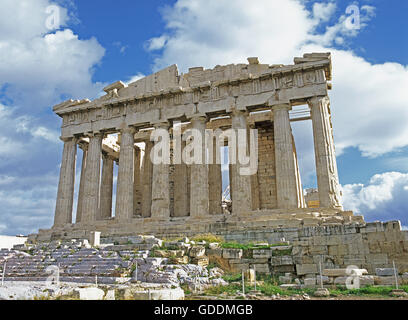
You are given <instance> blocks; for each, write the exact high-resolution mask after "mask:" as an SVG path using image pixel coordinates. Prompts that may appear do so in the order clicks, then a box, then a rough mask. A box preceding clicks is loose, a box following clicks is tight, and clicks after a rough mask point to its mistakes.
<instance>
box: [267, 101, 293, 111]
mask: <svg viewBox="0 0 408 320" xmlns="http://www.w3.org/2000/svg"><path fill="white" fill-rule="evenodd" d="M271 108H272V111H277V110H287V111H290V110H292V106H291V105H290V103H280V104H275V105H273V106H271Z"/></svg>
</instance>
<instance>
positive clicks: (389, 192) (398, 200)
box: [343, 172, 408, 225]
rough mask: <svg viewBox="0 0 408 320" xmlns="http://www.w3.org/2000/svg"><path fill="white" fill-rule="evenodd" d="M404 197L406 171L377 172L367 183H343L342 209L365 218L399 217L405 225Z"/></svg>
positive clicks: (407, 183) (407, 187)
mask: <svg viewBox="0 0 408 320" xmlns="http://www.w3.org/2000/svg"><path fill="white" fill-rule="evenodd" d="M407 196H408V174H406V173H400V172H386V173H382V174H376V175H374V176H373V177H372V178H371V179H370V181H369V183H368V184H367V185H363V184H348V185H345V186H343V204H344V208H345V209H346V210H353V211H354V213H357V214H362V215H364V217H365V218H366V220H367V221H373V220H384V219H388V220H389V219H400V220H401V222H402V223H403V224H404V225H407V224H408V218H407V215H406V199H407Z"/></svg>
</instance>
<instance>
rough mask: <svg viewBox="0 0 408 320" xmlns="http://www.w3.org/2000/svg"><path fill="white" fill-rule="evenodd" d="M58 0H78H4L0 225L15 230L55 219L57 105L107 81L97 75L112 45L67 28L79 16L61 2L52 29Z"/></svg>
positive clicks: (0, 14) (0, 15)
mask: <svg viewBox="0 0 408 320" xmlns="http://www.w3.org/2000/svg"><path fill="white" fill-rule="evenodd" d="M56 3H59V4H61V5H63V6H67V7H68V8H70V10H71V9H72V8H73V4H72V1H71V0H57V1H51V0H19V1H14V0H2V1H1V2H0V159H1V161H0V207H1V208H3V210H2V214H1V215H0V225H2V226H6V229H5V232H7V233H8V234H16V233H25V234H26V233H29V232H34V231H36V230H38V228H44V227H49V226H51V224H52V219H53V213H54V206H55V198H56V188H57V185H58V176H59V168H58V166H57V165H56V164H57V163H59V162H60V156H61V154H62V150H61V149H62V144H61V143H59V141H58V136H59V130H60V129H59V126H60V125H61V120H60V119H59V117H58V116H56V115H54V114H53V113H52V111H51V106H52V105H54V104H56V103H59V102H61V100H63V99H68V98H71V97H72V98H92V97H95V96H97V95H98V93H99V92H100V91H101V89H102V87H103V86H104V84H102V83H95V82H93V81H92V75H93V70H94V68H95V66H96V65H97V64H99V63H100V61H101V59H102V57H103V55H104V52H105V49H104V48H103V47H102V46H101V45H100V44H99V43H98V41H97V40H96V39H94V38H91V39H80V38H79V37H78V35H76V34H74V33H73V31H72V30H70V29H68V28H67V25H68V23H69V21H72V20H74V21H75V22H77V20H76V19H75V15H73V14H72V12H68V10H67V9H65V8H63V6H61V5H60V6H59V7H58V8H59V10H57V11H59V13H60V16H59V25H56V26H55V29H53V30H50V29H49V28H47V22H49V20H48V18H49V17H50V14H51V11H48V13H47V8H49V6H51V5H55V4H56ZM54 9H55V7H54ZM48 26H49V23H48Z"/></svg>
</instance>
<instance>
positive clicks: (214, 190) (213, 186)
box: [208, 138, 222, 214]
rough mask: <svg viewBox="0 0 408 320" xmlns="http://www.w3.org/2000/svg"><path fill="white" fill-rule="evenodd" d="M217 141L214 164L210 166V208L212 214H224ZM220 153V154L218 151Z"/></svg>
mask: <svg viewBox="0 0 408 320" xmlns="http://www.w3.org/2000/svg"><path fill="white" fill-rule="evenodd" d="M216 140H217V139H215V138H213V157H212V158H213V162H212V164H210V165H208V185H209V207H210V209H209V210H210V214H221V213H222V206H221V205H222V172H221V163H218V164H217V149H219V148H220V146H218V145H217V141H216ZM218 152H220V151H219V150H218Z"/></svg>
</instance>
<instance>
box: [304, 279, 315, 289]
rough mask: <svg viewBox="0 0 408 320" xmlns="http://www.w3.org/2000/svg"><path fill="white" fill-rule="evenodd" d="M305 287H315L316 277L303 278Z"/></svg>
mask: <svg viewBox="0 0 408 320" xmlns="http://www.w3.org/2000/svg"><path fill="white" fill-rule="evenodd" d="M303 283H304V286H305V288H315V287H316V278H305V279H304V280H303Z"/></svg>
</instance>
